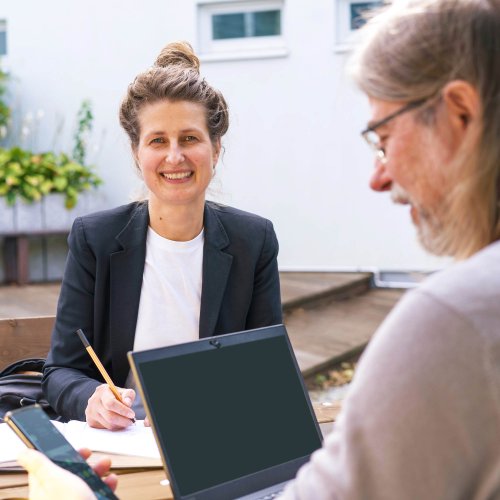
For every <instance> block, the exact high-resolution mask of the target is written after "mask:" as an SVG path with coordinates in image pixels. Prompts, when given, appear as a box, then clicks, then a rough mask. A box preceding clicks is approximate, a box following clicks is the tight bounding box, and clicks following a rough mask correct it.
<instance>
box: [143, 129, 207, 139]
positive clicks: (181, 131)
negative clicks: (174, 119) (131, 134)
mask: <svg viewBox="0 0 500 500" xmlns="http://www.w3.org/2000/svg"><path fill="white" fill-rule="evenodd" d="M165 133H166V132H165V131H164V130H154V131H151V132H147V133H146V134H144V137H149V136H152V135H164V134H165ZM188 133H197V134H201V133H202V131H201V130H200V129H199V128H196V127H192V128H185V129H182V130H179V134H188Z"/></svg>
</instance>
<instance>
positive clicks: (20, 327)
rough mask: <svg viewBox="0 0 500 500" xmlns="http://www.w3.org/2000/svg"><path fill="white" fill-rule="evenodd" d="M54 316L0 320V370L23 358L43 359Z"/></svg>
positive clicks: (48, 344) (46, 350)
mask: <svg viewBox="0 0 500 500" xmlns="http://www.w3.org/2000/svg"><path fill="white" fill-rule="evenodd" d="M54 321H55V317H54V316H42V317H36V318H19V319H0V370H1V369H3V368H4V367H5V366H7V365H9V364H10V363H13V362H14V361H17V360H19V359H24V358H35V357H40V358H45V357H46V356H47V353H48V351H49V347H50V336H51V333H52V328H53V326H54Z"/></svg>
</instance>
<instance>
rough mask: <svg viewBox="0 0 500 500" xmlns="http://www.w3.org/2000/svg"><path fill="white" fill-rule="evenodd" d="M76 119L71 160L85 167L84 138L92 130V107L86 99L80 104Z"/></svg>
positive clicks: (85, 146) (85, 150)
mask: <svg viewBox="0 0 500 500" xmlns="http://www.w3.org/2000/svg"><path fill="white" fill-rule="evenodd" d="M76 118H77V121H78V123H77V127H76V132H75V135H74V141H75V145H74V147H73V160H75V161H76V162H78V163H80V164H81V165H85V157H86V156H87V141H86V138H87V136H88V134H89V133H90V131H91V130H92V121H93V120H94V115H93V113H92V105H91V103H90V101H89V100H87V99H86V100H84V101H83V102H82V104H81V106H80V109H79V110H78V114H77V116H76Z"/></svg>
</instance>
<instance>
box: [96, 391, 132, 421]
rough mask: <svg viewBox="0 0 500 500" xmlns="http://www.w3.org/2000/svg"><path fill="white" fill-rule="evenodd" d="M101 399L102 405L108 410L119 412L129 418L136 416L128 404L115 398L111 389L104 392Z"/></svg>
mask: <svg viewBox="0 0 500 500" xmlns="http://www.w3.org/2000/svg"><path fill="white" fill-rule="evenodd" d="M127 400H129V397H127ZM101 401H102V406H103V407H104V408H105V409H106V410H107V411H110V412H113V413H117V414H118V415H122V416H124V417H125V418H129V419H130V418H134V417H135V413H134V411H133V410H132V409H131V408H130V407H129V406H127V405H126V404H124V403H122V402H121V401H118V399H116V398H115V396H114V394H113V393H112V392H111V390H110V391H109V393H108V392H103V394H102V398H101ZM132 402H133V400H132ZM131 404H132V403H131Z"/></svg>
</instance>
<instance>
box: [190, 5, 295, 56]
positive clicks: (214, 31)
mask: <svg viewBox="0 0 500 500" xmlns="http://www.w3.org/2000/svg"><path fill="white" fill-rule="evenodd" d="M282 17H283V0H253V1H227V2H222V1H219V2H203V3H199V4H198V20H199V45H200V46H199V52H200V56H201V57H202V59H204V60H222V59H246V58H259V57H278V56H285V55H286V54H287V51H286V48H285V45H284V41H283V37H282V24H283V19H282Z"/></svg>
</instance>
